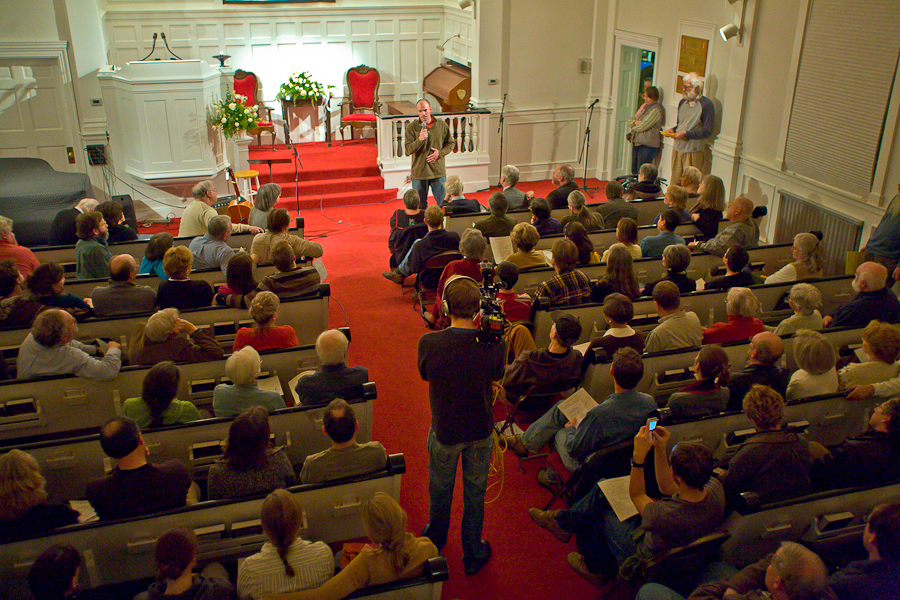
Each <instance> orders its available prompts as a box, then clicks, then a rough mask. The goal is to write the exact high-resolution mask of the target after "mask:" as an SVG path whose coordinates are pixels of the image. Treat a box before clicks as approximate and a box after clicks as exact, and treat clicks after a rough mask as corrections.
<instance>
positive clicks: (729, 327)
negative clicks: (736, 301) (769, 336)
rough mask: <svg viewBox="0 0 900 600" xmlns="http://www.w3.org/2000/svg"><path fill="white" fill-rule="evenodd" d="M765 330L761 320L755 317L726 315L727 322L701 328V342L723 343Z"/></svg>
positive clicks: (743, 339)
mask: <svg viewBox="0 0 900 600" xmlns="http://www.w3.org/2000/svg"><path fill="white" fill-rule="evenodd" d="M765 330H766V327H765V325H763V322H762V321H760V320H759V319H757V318H756V317H738V316H736V315H728V322H727V323H713V324H712V325H710V326H709V327H708V328H706V329H704V330H703V343H704V344H724V343H726V342H737V341H745V340H748V339H750V338H751V337H753V336H754V335H756V334H757V333H762V332H763V331H765Z"/></svg>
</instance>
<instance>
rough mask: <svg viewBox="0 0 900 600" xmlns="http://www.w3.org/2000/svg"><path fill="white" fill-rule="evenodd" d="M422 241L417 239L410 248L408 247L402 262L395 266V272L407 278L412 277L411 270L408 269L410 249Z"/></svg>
mask: <svg viewBox="0 0 900 600" xmlns="http://www.w3.org/2000/svg"><path fill="white" fill-rule="evenodd" d="M421 241H422V239H421V238H419V239H417V240H416V241H414V242H413V243H412V246H410V247H409V251H408V252H407V253H406V256H404V257H403V260H401V261H400V264H399V265H397V272H398V273H402V274H403V275H404V276H406V277H409V276H410V275H412V269H410V268H409V255H410V254H412V249H413V248H415V247H416V244H418V243H419V242H421Z"/></svg>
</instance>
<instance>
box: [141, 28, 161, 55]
mask: <svg viewBox="0 0 900 600" xmlns="http://www.w3.org/2000/svg"><path fill="white" fill-rule="evenodd" d="M157 35H158V34H157V33H156V32H155V31H154V32H153V46H151V47H150V54H148V55H147V56H145V57H144V58H142V59H141V60H142V61H144V60H147V59H148V58H150V56H151V55H152V54H153V52H154V50H156V36H157Z"/></svg>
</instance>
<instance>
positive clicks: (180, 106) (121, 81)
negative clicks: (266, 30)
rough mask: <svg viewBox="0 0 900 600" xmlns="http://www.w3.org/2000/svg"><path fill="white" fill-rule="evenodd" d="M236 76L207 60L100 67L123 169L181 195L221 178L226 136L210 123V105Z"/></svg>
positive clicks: (115, 151) (118, 163)
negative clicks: (105, 68)
mask: <svg viewBox="0 0 900 600" xmlns="http://www.w3.org/2000/svg"><path fill="white" fill-rule="evenodd" d="M233 74H234V71H233V70H232V69H231V68H229V67H226V68H224V69H223V68H217V67H212V66H210V65H209V64H207V63H206V62H204V61H202V60H166V61H144V62H130V63H128V64H126V65H125V66H124V67H122V68H121V69H117V70H111V69H110V70H101V71H100V72H99V73H98V74H97V77H98V79H99V80H100V87H101V89H102V91H103V103H104V105H105V107H106V117H107V126H108V131H109V136H110V146H111V151H112V154H113V160H114V164H116V170H117V171H120V169H122V166H123V165H124V174H127V175H130V176H131V177H133V178H135V179H138V180H140V181H142V182H145V183H147V184H149V185H151V186H153V187H156V188H159V189H164V190H167V191H171V192H173V193H175V194H176V195H179V196H183V195H185V194H184V191H183V190H185V189H190V187H191V186H192V185H193V184H195V183H197V182H198V181H202V180H204V179H213V178H215V176H216V175H217V174H218V173H219V172H220V171H221V170H222V169H224V168H225V167H226V166H228V163H227V157H226V155H225V152H224V151H223V139H222V134H221V132H220V131H219V130H216V129H213V128H211V127H210V126H209V125H207V121H206V113H207V107H208V106H210V105H211V104H212V103H213V102H214V101H216V100H218V99H220V98H222V97H223V96H224V95H225V92H226V90H227V89H229V88H230V87H231V85H232V82H233ZM233 158H234V157H232V159H233ZM120 177H121V175H120ZM126 179H127V177H126Z"/></svg>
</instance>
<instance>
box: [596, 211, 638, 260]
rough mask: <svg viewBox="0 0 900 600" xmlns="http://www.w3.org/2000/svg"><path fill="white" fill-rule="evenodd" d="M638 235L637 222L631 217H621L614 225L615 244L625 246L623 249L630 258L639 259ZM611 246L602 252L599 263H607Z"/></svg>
mask: <svg viewBox="0 0 900 600" xmlns="http://www.w3.org/2000/svg"><path fill="white" fill-rule="evenodd" d="M637 234H638V226H637V221H635V220H634V219H632V218H631V217H622V218H621V219H619V221H618V223H617V224H616V242H618V243H619V244H622V245H623V246H625V249H626V250H628V254H630V255H631V258H634V259H637V258H641V256H642V254H641V245H640V244H638V241H637ZM614 245H615V244H613V245H611V246H610V247H609V248H607V249H606V250H604V251H603V256H602V257H600V262H602V263H605V262H608V261H609V253H610V250H611V249H612V246H614Z"/></svg>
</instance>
